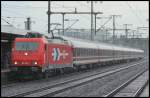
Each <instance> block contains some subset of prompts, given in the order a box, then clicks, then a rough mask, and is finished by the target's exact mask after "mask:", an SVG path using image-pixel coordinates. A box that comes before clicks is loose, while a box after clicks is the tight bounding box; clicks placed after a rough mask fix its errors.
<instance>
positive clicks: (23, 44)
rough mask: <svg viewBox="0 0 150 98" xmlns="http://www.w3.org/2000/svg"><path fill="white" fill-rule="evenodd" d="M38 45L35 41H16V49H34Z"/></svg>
mask: <svg viewBox="0 0 150 98" xmlns="http://www.w3.org/2000/svg"><path fill="white" fill-rule="evenodd" d="M38 46H39V44H38V43H37V42H16V50H25V51H28V50H36V49H37V48H38Z"/></svg>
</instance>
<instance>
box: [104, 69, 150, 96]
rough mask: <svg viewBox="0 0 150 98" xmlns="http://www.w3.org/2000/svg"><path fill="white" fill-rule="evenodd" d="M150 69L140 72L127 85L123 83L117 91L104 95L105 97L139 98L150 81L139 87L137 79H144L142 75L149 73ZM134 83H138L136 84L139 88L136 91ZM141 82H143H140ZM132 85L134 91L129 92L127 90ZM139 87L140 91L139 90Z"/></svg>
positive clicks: (146, 80) (145, 81)
mask: <svg viewBox="0 0 150 98" xmlns="http://www.w3.org/2000/svg"><path fill="white" fill-rule="evenodd" d="M147 70H148V69H146V70H144V71H142V72H140V73H137V74H136V75H135V76H133V77H132V78H130V79H129V80H128V81H126V82H125V83H123V84H122V85H121V86H119V87H117V88H116V89H114V90H113V91H112V92H110V93H108V94H107V95H104V96H103V97H138V96H139V95H140V94H141V93H142V91H143V89H144V88H145V86H146V85H147V84H148V81H149V79H145V80H144V82H143V81H142V82H143V84H142V85H141V84H140V85H139V84H138V82H139V81H138V82H137V80H136V79H137V78H139V77H142V75H143V74H144V73H146V72H148V71H147ZM133 82H136V83H134V84H137V86H136V87H135V88H136V89H134V88H133V87H134V86H133V85H134V84H133ZM140 82H141V81H140ZM131 83H132V84H133V85H132V84H131ZM130 85H131V86H132V89H133V90H132V91H130V92H128V91H127V90H129V89H130V88H131V87H130ZM137 87H138V89H137Z"/></svg>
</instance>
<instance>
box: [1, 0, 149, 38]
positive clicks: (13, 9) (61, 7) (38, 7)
mask: <svg viewBox="0 0 150 98" xmlns="http://www.w3.org/2000/svg"><path fill="white" fill-rule="evenodd" d="M93 4H94V9H93V10H94V12H103V14H99V15H97V17H109V16H110V15H121V17H116V19H115V20H116V21H115V23H116V28H124V25H123V24H132V25H130V26H129V29H134V30H136V29H137V27H149V2H148V1H96V2H95V1H94V2H93ZM75 8H77V12H90V11H91V8H90V2H87V1H51V11H52V12H72V11H74V9H75ZM47 10H48V2H47V1H1V24H2V25H6V24H7V23H6V22H5V21H4V20H2V19H5V20H6V21H7V22H9V23H10V24H12V25H13V26H15V27H16V28H21V29H24V28H25V23H24V22H25V21H26V18H27V17H31V20H32V30H33V31H39V32H43V33H45V32H47V24H48V22H47V19H48V16H47V14H46V12H47ZM7 17H11V18H7ZM65 19H70V20H75V19H79V21H78V22H77V23H75V24H74V25H73V27H72V28H79V29H90V28H91V15H77V14H76V15H70V14H69V15H65ZM107 20H108V19H107V18H102V19H97V28H99V27H101V25H103V24H104V23H105V22H106V21H107ZM51 23H60V24H62V15H56V14H53V15H51ZM73 23H74V21H70V22H68V21H65V28H67V27H68V26H70V25H71V24H73ZM112 25H113V21H112V19H111V20H110V21H109V22H108V23H107V24H106V25H105V27H108V28H112ZM53 27H54V26H52V27H51V28H53ZM58 28H62V26H58ZM140 31H141V32H143V33H145V35H143V36H144V37H146V36H149V34H148V29H146V30H140ZM116 33H124V31H116Z"/></svg>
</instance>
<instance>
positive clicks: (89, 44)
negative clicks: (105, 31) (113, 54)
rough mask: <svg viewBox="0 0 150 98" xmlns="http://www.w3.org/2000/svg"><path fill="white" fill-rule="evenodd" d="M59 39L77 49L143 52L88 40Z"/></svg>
mask: <svg viewBox="0 0 150 98" xmlns="http://www.w3.org/2000/svg"><path fill="white" fill-rule="evenodd" d="M60 37H61V38H63V39H65V40H68V41H70V42H71V43H72V45H73V46H74V47H78V48H98V47H99V48H101V49H107V50H113V49H114V50H121V51H135V52H143V50H140V49H135V48H129V47H123V46H117V45H113V44H106V43H102V42H96V41H89V40H83V39H77V38H72V37H66V36H60Z"/></svg>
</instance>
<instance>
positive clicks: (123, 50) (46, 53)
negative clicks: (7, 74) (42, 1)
mask: <svg viewBox="0 0 150 98" xmlns="http://www.w3.org/2000/svg"><path fill="white" fill-rule="evenodd" d="M143 53H144V51H143V50H140V49H134V48H128V47H122V46H116V45H112V44H106V43H100V42H94V41H88V40H83V39H76V38H71V37H66V36H55V37H53V38H52V37H51V38H49V37H47V36H43V35H42V34H39V33H27V35H26V36H25V37H23V38H15V40H14V43H13V45H12V52H11V67H10V69H11V72H12V73H15V74H16V75H20V74H26V75H31V74H32V75H33V76H38V75H42V76H44V77H48V76H49V74H50V73H51V72H53V71H57V72H63V71H64V70H65V69H67V68H72V69H75V70H79V69H81V68H84V67H87V68H92V66H95V65H97V66H101V65H104V64H113V63H116V62H123V61H129V60H135V59H141V58H143Z"/></svg>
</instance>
